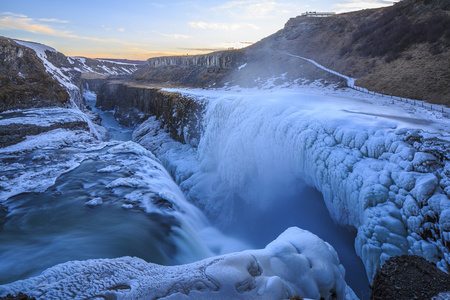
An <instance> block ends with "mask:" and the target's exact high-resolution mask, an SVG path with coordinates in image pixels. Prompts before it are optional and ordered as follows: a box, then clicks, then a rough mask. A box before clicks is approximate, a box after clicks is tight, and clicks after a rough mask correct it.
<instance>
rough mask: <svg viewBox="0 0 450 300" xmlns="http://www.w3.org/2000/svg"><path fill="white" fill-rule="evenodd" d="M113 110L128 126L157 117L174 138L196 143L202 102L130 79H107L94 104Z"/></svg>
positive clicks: (199, 127) (200, 127) (199, 130)
mask: <svg viewBox="0 0 450 300" xmlns="http://www.w3.org/2000/svg"><path fill="white" fill-rule="evenodd" d="M96 105H97V106H98V107H101V108H102V109H103V110H114V111H115V112H114V116H115V117H116V118H117V119H119V121H120V122H121V123H122V124H124V125H126V126H130V127H135V126H136V125H138V124H140V123H142V122H143V121H145V120H146V119H147V118H148V117H149V116H156V118H157V119H158V120H159V121H160V122H161V124H162V126H164V128H165V130H166V131H167V132H168V133H169V134H170V135H171V137H172V138H173V139H174V140H177V141H179V142H182V143H187V144H190V145H192V146H196V145H197V143H198V141H199V137H200V134H201V131H202V124H201V119H202V115H203V110H204V108H205V104H204V103H203V102H201V100H199V99H193V98H190V97H187V96H184V95H182V94H179V93H170V92H166V91H163V90H161V89H159V88H156V87H155V88H151V87H148V86H139V85H136V84H131V83H128V84H127V83H122V82H114V81H112V82H106V83H105V84H103V85H102V86H101V87H100V88H99V91H98V95H97V104H96Z"/></svg>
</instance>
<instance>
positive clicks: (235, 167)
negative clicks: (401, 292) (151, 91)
mask: <svg viewBox="0 0 450 300" xmlns="http://www.w3.org/2000/svg"><path fill="white" fill-rule="evenodd" d="M185 92H186V94H188V95H190V96H191V97H202V98H204V97H206V98H208V99H209V101H210V102H209V106H208V109H207V112H206V114H205V116H204V125H205V129H204V132H203V135H202V137H201V139H200V144H199V147H198V150H197V151H196V152H195V154H192V153H188V151H186V149H185V147H186V146H185V145H180V144H179V145H178V146H175V145H174V142H173V141H170V140H169V139H168V137H167V135H166V134H165V133H164V132H162V131H160V130H159V128H160V124H159V123H158V122H157V121H156V120H154V119H150V120H148V121H147V122H145V123H144V124H142V125H141V127H140V128H138V129H137V130H136V131H135V133H134V139H135V140H136V141H138V142H139V143H141V144H142V145H144V146H146V147H148V148H149V149H152V151H154V152H155V154H156V155H157V156H158V157H159V158H160V159H161V160H162V161H164V162H165V166H166V168H167V169H169V170H171V172H172V173H173V176H174V177H175V178H177V180H178V182H179V184H180V187H181V189H182V190H183V191H184V192H185V194H186V195H187V197H188V199H190V200H191V201H193V202H194V203H195V204H196V205H197V206H199V207H201V208H202V210H203V211H204V212H205V213H206V214H207V215H208V216H209V217H210V218H211V220H213V222H214V224H215V225H216V226H219V227H220V228H221V229H222V230H224V232H225V233H227V234H228V235H230V236H234V237H237V238H239V239H242V240H245V241H247V242H249V243H250V244H251V246H252V247H256V248H258V247H261V246H264V245H265V244H266V243H267V242H268V241H271V240H273V239H274V238H275V237H276V236H277V234H278V233H279V232H281V231H283V230H284V229H285V228H287V227H289V226H299V227H301V228H304V229H306V230H309V231H311V232H313V233H315V234H317V235H318V236H319V237H321V238H322V239H324V240H325V241H328V242H329V243H330V244H332V246H333V247H334V248H335V249H336V250H337V252H338V254H339V257H340V259H341V263H342V264H343V265H344V267H345V268H346V274H347V275H346V280H347V282H348V283H349V285H350V286H351V287H352V288H353V290H354V291H355V292H356V293H357V295H358V296H360V297H361V298H367V297H368V295H370V290H369V282H368V279H367V275H366V271H365V268H364V265H363V263H362V261H361V259H360V258H359V257H358V256H357V254H356V252H355V248H354V241H355V236H356V230H355V229H352V228H350V227H349V228H348V229H347V228H344V227H340V226H338V225H336V223H335V222H334V221H333V220H332V219H331V218H330V213H329V211H328V210H327V207H326V206H325V201H324V198H323V196H322V194H321V193H320V192H318V191H317V190H316V189H314V188H311V187H308V186H307V184H306V183H305V181H306V180H308V177H307V175H308V172H307V171H306V167H305V166H306V165H307V164H308V162H307V160H308V159H309V158H307V157H302V153H304V152H305V151H303V150H302V149H304V148H306V147H308V146H309V144H310V141H309V139H311V140H313V138H315V135H314V134H315V130H317V129H319V130H320V126H317V128H314V127H312V128H310V129H309V130H308V128H307V127H308V126H309V125H308V124H309V122H303V121H304V120H307V119H310V118H311V117H312V116H314V114H315V113H320V108H321V104H320V103H321V102H322V101H323V100H322V99H321V97H319V96H316V95H310V94H308V95H302V94H299V93H289V92H288V93H285V94H282V95H277V94H273V95H272V94H270V93H267V94H266V95H264V96H261V94H260V93H253V94H252V93H249V94H245V93H237V94H233V92H225V93H221V92H217V94H215V92H214V91H212V92H208V91H195V90H194V91H185ZM299 99H300V100H301V99H307V101H299ZM333 100H334V99H333ZM312 102H314V106H313V105H310V103H312ZM335 102H338V99H336V101H335ZM317 103H319V104H317ZM326 105H339V103H331V104H329V103H327V104H326ZM299 108H300V109H299ZM310 108H311V109H310ZM318 109H319V111H317V110H318ZM305 112H306V113H305ZM323 119H324V120H326V118H323ZM336 122H339V120H338V121H336V119H334V120H333V121H330V122H329V123H328V124H329V125H327V122H323V123H324V124H325V125H326V126H329V127H330V130H331V131H332V128H333V126H334V125H335V123H336ZM311 124H313V125H311V126H314V122H311ZM305 132H306V133H312V135H311V136H310V137H309V136H308V135H306V134H305ZM300 133H302V134H300ZM155 136H156V139H157V141H158V142H154V141H153V140H154V139H155ZM158 136H159V138H158ZM325 142H326V141H325ZM169 148H170V151H167V149H169ZM195 162H197V163H195ZM324 169H325V172H326V167H325V166H324ZM304 174H306V176H304ZM308 185H309V186H314V183H313V182H311V180H310V179H309V182H308Z"/></svg>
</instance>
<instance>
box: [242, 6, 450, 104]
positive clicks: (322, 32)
mask: <svg viewBox="0 0 450 300" xmlns="http://www.w3.org/2000/svg"><path fill="white" fill-rule="evenodd" d="M449 46H450V2H448V1H427V0H404V1H401V2H399V3H397V4H396V5H394V6H391V7H387V8H380V9H371V10H362V11H357V12H352V13H346V14H338V15H335V16H332V17H329V18H308V17H297V18H294V19H291V20H289V21H288V22H287V24H286V26H285V27H284V28H283V29H282V30H280V31H279V32H277V33H276V34H274V35H272V36H270V37H268V38H266V39H264V40H263V41H261V42H260V43H258V44H256V45H254V46H253V48H255V49H268V48H270V49H279V50H286V51H289V52H291V53H293V54H296V55H300V56H304V57H307V58H310V59H313V60H315V61H317V62H318V63H320V64H322V65H324V66H326V67H327V68H330V69H333V70H336V71H338V72H340V73H343V74H345V75H348V76H351V77H355V78H358V80H357V81H356V84H357V85H359V86H362V87H365V88H368V89H370V90H375V91H377V92H384V93H385V94H390V93H392V94H394V95H397V96H401V97H408V98H413V99H421V100H428V101H430V102H434V103H439V104H447V105H450V85H449V82H450V51H449ZM249 50H250V49H249Z"/></svg>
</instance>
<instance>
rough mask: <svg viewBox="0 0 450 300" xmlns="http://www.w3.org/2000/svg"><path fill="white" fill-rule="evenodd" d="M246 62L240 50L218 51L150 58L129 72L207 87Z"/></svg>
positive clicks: (136, 76) (149, 78) (157, 80)
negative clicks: (145, 63)
mask: <svg viewBox="0 0 450 300" xmlns="http://www.w3.org/2000/svg"><path fill="white" fill-rule="evenodd" d="M245 62H246V57H245V55H244V52H243V51H240V50H237V51H221V52H214V53H210V54H206V55H194V56H169V57H157V58H151V59H149V60H148V61H147V65H146V66H145V67H143V68H141V69H140V70H138V71H137V72H135V73H134V74H133V75H132V79H133V80H137V81H145V82H149V83H158V84H161V83H162V84H164V85H177V86H180V85H182V86H190V87H209V86H220V85H223V83H224V82H226V81H227V77H228V75H229V73H230V72H232V71H233V70H235V69H237V68H238V67H239V66H240V65H243V64H244V63H245Z"/></svg>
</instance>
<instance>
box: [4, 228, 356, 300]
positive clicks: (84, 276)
mask: <svg viewBox="0 0 450 300" xmlns="http://www.w3.org/2000/svg"><path fill="white" fill-rule="evenodd" d="M344 275H345V270H344V269H343V267H342V266H341V265H340V264H339V259H338V257H337V254H336V252H335V251H334V249H333V248H332V247H331V246H330V245H329V244H328V243H326V242H324V241H322V240H321V239H319V238H318V237H317V236H315V235H313V234H312V233H310V232H308V231H305V230H302V229H299V228H296V227H292V228H289V229H287V230H286V231H285V232H284V233H282V234H281V235H280V236H279V237H278V238H277V239H276V240H275V241H273V242H272V243H270V244H269V245H267V246H266V248H265V249H260V250H247V251H243V252H237V253H232V254H227V255H223V256H217V257H212V258H207V259H204V260H201V261H198V262H195V263H191V264H186V265H178V266H161V265H156V264H152V263H147V262H145V261H144V260H142V259H139V258H133V257H122V258H117V259H96V260H87V261H71V262H67V263H64V264H60V265H57V266H54V267H52V268H50V269H47V270H46V271H44V272H42V274H41V275H39V276H36V277H32V278H29V279H26V280H21V281H17V282H13V283H11V284H7V285H3V286H0V296H5V295H6V294H8V293H11V294H17V293H18V292H24V293H26V294H28V295H30V296H33V297H36V298H37V299H49V300H50V299H69V298H72V299H73V298H76V299H188V298H189V299H286V298H290V297H294V296H296V295H298V296H300V297H302V298H309V299H354V298H355V296H354V294H353V292H352V291H351V289H350V288H348V287H347V285H346V283H345V281H344Z"/></svg>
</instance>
